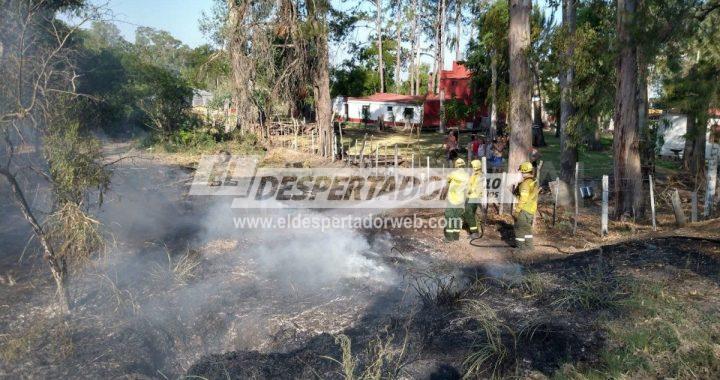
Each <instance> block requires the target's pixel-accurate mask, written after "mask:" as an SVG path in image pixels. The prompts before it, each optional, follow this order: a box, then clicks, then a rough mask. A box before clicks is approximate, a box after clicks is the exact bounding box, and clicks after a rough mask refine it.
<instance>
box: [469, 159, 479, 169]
mask: <svg viewBox="0 0 720 380" xmlns="http://www.w3.org/2000/svg"><path fill="white" fill-rule="evenodd" d="M470 166H472V168H473V170H475V171H480V170H482V161H480V160H472V161H470Z"/></svg>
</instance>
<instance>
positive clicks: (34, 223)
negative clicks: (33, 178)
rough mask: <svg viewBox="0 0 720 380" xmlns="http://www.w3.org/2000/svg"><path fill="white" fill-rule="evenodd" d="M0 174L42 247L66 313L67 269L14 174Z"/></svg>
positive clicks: (5, 172) (3, 171)
mask: <svg viewBox="0 0 720 380" xmlns="http://www.w3.org/2000/svg"><path fill="white" fill-rule="evenodd" d="M0 175H1V176H3V177H5V179H7V181H8V182H9V183H10V188H11V189H12V192H13V196H14V197H15V202H17V204H18V206H20V211H21V212H22V214H23V216H24V217H25V219H26V220H27V221H28V223H30V227H32V230H33V233H34V234H35V237H37V238H38V240H39V241H40V245H42V247H43V258H44V259H45V261H47V263H48V266H49V267H50V273H51V274H52V276H53V280H55V289H56V292H57V297H58V305H59V306H60V310H61V311H62V312H63V313H65V314H67V313H69V312H70V293H69V291H68V288H67V281H66V280H67V270H66V268H65V266H64V265H62V264H61V262H60V260H59V259H58V257H57V256H56V255H55V250H54V249H53V247H52V244H51V243H50V241H49V240H48V238H47V236H46V235H45V231H44V230H43V229H42V226H40V223H39V222H38V220H37V219H36V218H35V215H33V213H32V210H31V209H30V205H28V203H27V200H26V198H25V194H23V191H22V189H21V188H20V185H19V184H18V182H17V179H16V178H15V176H14V175H13V174H12V173H10V172H9V171H8V170H5V169H0Z"/></svg>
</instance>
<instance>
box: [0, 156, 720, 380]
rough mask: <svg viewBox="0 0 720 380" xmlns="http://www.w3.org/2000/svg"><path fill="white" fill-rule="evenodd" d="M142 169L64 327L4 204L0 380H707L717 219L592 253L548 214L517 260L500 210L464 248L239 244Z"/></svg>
mask: <svg viewBox="0 0 720 380" xmlns="http://www.w3.org/2000/svg"><path fill="white" fill-rule="evenodd" d="M127 149H128V146H127V145H122V144H119V145H112V146H110V147H108V153H109V154H110V155H111V157H112V156H113V155H117V154H121V153H124V152H125V151H126V150H127ZM138 156H140V157H138V158H136V159H133V160H126V161H123V162H121V163H120V164H119V165H118V166H117V168H116V169H115V173H114V177H113V184H112V187H111V191H110V193H109V194H108V197H107V200H106V204H105V206H104V207H103V208H102V209H101V210H97V211H96V216H97V217H98V218H99V219H100V220H101V221H103V223H104V224H105V225H106V226H108V230H109V231H110V232H111V235H112V239H111V240H112V241H113V244H111V245H110V246H109V248H108V251H107V252H105V253H104V255H103V256H102V257H100V258H98V259H97V262H96V263H95V264H94V265H93V266H91V267H90V268H86V269H85V270H84V271H83V272H82V273H78V274H76V275H75V276H74V277H73V280H72V282H71V284H72V285H71V293H72V295H73V298H74V299H75V300H76V301H75V302H76V308H75V311H74V313H73V315H72V316H71V317H70V318H62V317H60V316H58V315H57V313H56V311H55V310H54V308H53V307H52V305H53V303H52V299H53V287H52V284H51V283H50V281H49V280H50V278H49V275H48V273H47V269H46V267H45V265H44V262H43V261H42V259H41V258H40V257H38V256H37V255H36V254H35V253H34V252H35V251H36V249H35V248H36V247H35V242H32V241H31V242H30V243H29V244H28V243H27V242H28V237H29V229H28V228H27V227H25V224H24V221H23V220H22V218H21V217H20V215H19V214H18V213H17V211H15V209H14V208H13V207H12V204H7V203H3V204H2V205H0V212H2V214H3V219H2V221H0V252H2V254H0V276H1V277H0V299H1V300H2V301H0V342H1V343H2V345H1V346H2V347H1V348H0V359H1V360H0V375H2V376H8V377H13V378H17V377H21V378H55V377H72V378H157V379H164V378H182V377H183V376H199V377H193V378H208V379H214V378H223V379H224V378H243V379H244V378H288V379H290V378H349V377H360V376H362V375H365V376H371V375H372V374H380V375H382V376H383V377H389V378H430V379H454V378H461V377H463V376H466V377H470V378H475V377H478V378H489V377H514V378H518V377H519V378H546V377H555V378H587V377H595V378H616V377H631V378H636V377H642V378H657V377H674V378H708V379H710V378H717V377H718V376H720V346H719V345H718V343H717V342H719V341H720V244H718V240H717V239H720V221H719V220H711V221H707V222H703V223H697V224H693V225H689V226H687V227H686V228H683V229H674V228H673V224H672V220H670V219H663V220H661V222H660V230H659V231H657V232H653V231H652V230H650V229H649V228H648V227H643V226H636V225H631V224H628V223H623V224H620V223H618V224H616V225H611V231H613V232H612V234H611V235H610V236H608V237H600V236H599V233H596V232H595V231H596V230H599V228H596V226H597V225H598V223H597V220H595V219H593V218H594V217H586V219H584V220H581V221H580V225H581V226H582V228H580V230H579V232H578V234H577V235H573V234H572V231H571V230H570V231H569V230H568V228H567V226H568V223H567V220H568V219H567V217H566V216H565V215H566V214H562V215H563V219H561V221H563V222H562V223H557V224H556V226H555V227H553V226H552V225H551V223H549V220H548V215H551V211H550V210H549V209H547V208H545V209H544V210H543V214H544V216H540V217H539V219H540V220H538V222H537V229H536V236H537V237H538V238H537V241H536V245H537V246H538V249H537V250H536V252H534V253H532V254H519V253H517V252H513V250H512V249H511V248H510V247H509V246H508V241H509V240H510V229H511V218H510V216H509V215H497V213H496V212H495V210H491V211H490V212H489V215H488V221H487V223H486V224H485V227H484V234H483V237H482V238H481V239H477V240H474V241H472V242H471V241H469V240H467V239H465V236H463V237H462V239H461V241H459V242H454V243H445V242H444V241H443V240H442V231H439V230H438V231H436V230H392V231H377V230H373V231H337V232H335V233H334V234H333V235H332V236H331V238H332V239H329V236H327V234H318V232H317V231H266V232H260V233H248V232H245V231H238V230H237V229H235V228H232V226H229V224H230V221H229V219H231V217H232V216H235V215H237V214H235V213H229V212H228V211H227V209H228V207H227V205H228V203H227V202H228V200H208V199H205V198H196V197H189V196H187V186H188V184H189V180H190V179H191V175H192V172H191V171H190V170H188V169H187V166H188V163H187V162H183V163H182V164H181V165H178V163H177V161H175V162H170V161H168V159H167V157H160V156H150V155H148V154H146V153H139V154H138ZM270 157H273V156H272V155H270ZM109 159H110V158H109ZM297 160H302V157H298V159H297ZM0 192H2V194H0V196H2V197H3V199H10V198H6V196H7V195H8V194H7V188H6V186H5V184H2V185H0ZM416 212H417V211H413V210H396V211H394V213H396V214H399V215H408V214H410V213H416ZM439 212H440V211H423V212H417V213H418V215H419V216H420V217H431V216H437V214H438V213H439ZM26 245H27V250H26V252H25V253H24V254H23V251H24V250H25V247H26ZM641 333H642V334H645V335H642V334H641Z"/></svg>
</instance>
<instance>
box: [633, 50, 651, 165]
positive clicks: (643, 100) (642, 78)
mask: <svg viewBox="0 0 720 380" xmlns="http://www.w3.org/2000/svg"><path fill="white" fill-rule="evenodd" d="M637 65H638V81H637V84H638V88H637V112H638V131H639V135H640V139H641V140H643V139H646V138H649V137H650V134H649V133H648V130H647V129H648V111H649V107H648V91H647V75H648V69H647V63H645V55H644V54H643V53H642V51H641V49H637ZM644 145H645V146H646V147H647V149H643V151H642V152H641V155H640V167H641V172H642V177H643V178H647V176H648V175H650V174H653V173H651V172H650V171H651V168H652V167H653V166H654V165H653V163H654V162H655V149H651V148H653V145H654V142H652V141H645V144H644Z"/></svg>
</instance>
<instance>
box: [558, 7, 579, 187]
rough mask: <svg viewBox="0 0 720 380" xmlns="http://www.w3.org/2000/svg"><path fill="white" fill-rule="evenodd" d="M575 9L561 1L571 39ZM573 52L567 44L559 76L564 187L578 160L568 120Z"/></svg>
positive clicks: (569, 117)
mask: <svg viewBox="0 0 720 380" xmlns="http://www.w3.org/2000/svg"><path fill="white" fill-rule="evenodd" d="M576 9H577V8H576V5H575V0H563V26H564V27H565V31H566V33H567V36H568V37H569V38H571V39H574V38H575V26H576ZM574 51H575V47H574V45H573V43H569V44H568V48H567V51H566V52H565V55H566V59H567V65H568V66H567V67H566V68H565V70H564V72H563V73H562V74H561V76H560V88H561V90H560V179H561V180H562V181H563V182H564V183H565V184H566V185H567V184H570V183H572V182H573V181H574V177H575V163H576V162H577V160H578V150H577V142H576V141H573V134H572V131H571V128H570V120H571V119H572V117H573V116H574V115H575V107H574V106H573V104H572V98H571V96H572V93H571V91H572V90H571V89H572V86H573V81H574V78H575V69H574V68H573V65H572V58H573V55H574Z"/></svg>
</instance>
